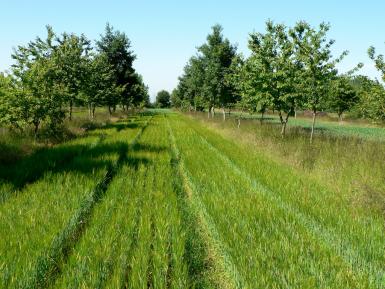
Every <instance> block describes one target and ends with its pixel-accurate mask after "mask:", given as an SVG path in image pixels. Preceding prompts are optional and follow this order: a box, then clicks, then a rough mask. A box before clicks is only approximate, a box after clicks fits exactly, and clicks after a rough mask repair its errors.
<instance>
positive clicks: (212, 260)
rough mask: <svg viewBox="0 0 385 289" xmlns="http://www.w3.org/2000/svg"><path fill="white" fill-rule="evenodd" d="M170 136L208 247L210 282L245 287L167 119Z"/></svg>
mask: <svg viewBox="0 0 385 289" xmlns="http://www.w3.org/2000/svg"><path fill="white" fill-rule="evenodd" d="M168 130H169V136H170V139H171V152H172V160H173V161H172V162H173V164H174V166H175V167H176V170H177V173H178V175H179V177H180V178H181V180H182V183H183V189H184V191H185V194H186V195H185V197H184V200H185V205H186V207H187V208H188V210H189V212H187V214H188V215H189V217H190V218H193V219H195V220H196V222H197V223H196V225H197V226H199V228H196V230H195V233H196V234H197V236H195V237H199V238H200V239H201V240H202V242H203V245H204V246H205V247H206V250H205V251H206V252H205V253H206V254H207V255H206V256H204V257H205V259H206V260H205V261H206V262H207V264H206V266H207V267H206V268H205V269H207V270H208V271H209V272H208V274H209V276H205V277H206V278H208V280H209V282H212V283H213V285H214V286H215V288H243V282H242V281H241V278H240V276H239V273H238V271H237V269H236V266H235V265H234V264H233V263H232V261H231V259H230V257H229V256H228V255H227V254H226V253H225V251H224V249H223V245H222V244H220V240H218V239H220V237H219V234H218V232H217V231H216V229H215V226H214V225H213V223H212V222H210V220H208V219H207V218H208V215H207V214H206V213H205V208H204V206H203V204H202V203H201V202H200V200H199V199H198V196H197V195H196V194H195V193H194V185H193V184H192V182H191V180H190V178H189V176H188V172H187V171H186V169H185V167H184V164H183V159H182V157H181V154H180V152H179V150H178V148H177V146H176V141H175V137H174V134H173V132H172V128H171V126H170V125H169V123H168Z"/></svg>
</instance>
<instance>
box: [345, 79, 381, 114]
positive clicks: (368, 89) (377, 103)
mask: <svg viewBox="0 0 385 289" xmlns="http://www.w3.org/2000/svg"><path fill="white" fill-rule="evenodd" d="M352 84H353V87H354V89H355V91H356V93H357V95H358V97H359V101H358V103H357V105H356V106H355V107H354V114H356V115H357V116H358V117H362V118H367V119H371V120H373V121H375V122H383V121H385V89H384V86H383V85H382V84H381V83H380V82H379V81H377V80H376V81H374V80H371V79H369V78H368V77H366V76H358V77H356V78H354V79H353V80H352Z"/></svg>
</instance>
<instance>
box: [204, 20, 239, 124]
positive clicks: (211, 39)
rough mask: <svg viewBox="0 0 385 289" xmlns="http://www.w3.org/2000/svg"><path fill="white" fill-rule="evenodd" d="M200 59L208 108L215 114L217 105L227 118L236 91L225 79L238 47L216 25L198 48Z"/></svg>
mask: <svg viewBox="0 0 385 289" xmlns="http://www.w3.org/2000/svg"><path fill="white" fill-rule="evenodd" d="M198 52H199V53H200V55H199V59H200V61H201V63H202V66H203V67H202V69H203V71H204V74H203V75H204V78H203V86H202V97H203V100H204V101H205V103H206V105H207V107H208V110H209V111H210V110H211V112H212V114H214V107H215V105H219V106H221V107H222V109H223V116H224V118H225V107H226V106H227V105H228V104H230V103H235V101H234V92H233V91H232V87H231V86H229V85H228V84H227V83H226V81H225V79H226V75H227V74H228V73H230V72H229V68H230V66H231V63H232V61H233V58H234V57H235V56H236V47H235V46H234V45H232V44H230V41H229V40H228V39H225V38H224V37H223V35H222V27H221V26H220V25H215V26H213V27H212V33H211V34H209V35H208V36H207V43H205V44H203V45H202V46H200V47H199V48H198Z"/></svg>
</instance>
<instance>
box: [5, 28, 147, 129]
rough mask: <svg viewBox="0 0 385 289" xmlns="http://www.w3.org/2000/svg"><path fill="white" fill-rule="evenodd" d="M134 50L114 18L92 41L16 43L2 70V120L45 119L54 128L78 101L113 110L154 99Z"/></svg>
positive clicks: (69, 37)
mask: <svg viewBox="0 0 385 289" xmlns="http://www.w3.org/2000/svg"><path fill="white" fill-rule="evenodd" d="M135 57H136V56H135V55H134V53H133V51H132V50H131V43H130V40H129V39H128V37H127V36H126V35H125V34H124V33H121V32H119V31H116V30H114V29H113V27H111V26H110V25H109V24H107V25H106V28H105V32H104V34H103V35H101V37H100V39H99V40H98V41H96V42H95V45H94V46H93V45H92V43H91V41H90V40H89V39H87V38H86V37H85V36H84V35H76V34H73V33H71V34H68V33H63V34H61V35H57V34H55V33H54V31H53V29H52V28H51V27H49V26H47V37H46V38H45V39H41V38H40V37H37V38H36V39H35V40H33V41H31V42H29V43H28V44H27V45H25V46H18V47H17V49H14V52H13V54H12V58H13V59H14V64H13V65H12V68H11V71H10V72H8V73H6V74H5V73H1V74H0V123H1V124H3V125H7V126H11V127H14V128H17V129H20V130H24V129H25V128H28V127H31V126H32V127H33V130H34V132H35V134H37V132H38V130H39V128H40V127H41V125H42V124H43V123H44V124H46V125H48V127H50V128H52V129H55V128H57V127H59V126H60V125H61V124H62V123H63V120H64V119H65V118H66V117H67V118H69V119H70V120H71V118H72V112H73V107H74V106H86V107H88V109H89V115H90V118H92V119H93V118H94V116H95V109H96V107H100V106H106V107H108V109H109V112H110V114H111V113H112V112H113V111H115V110H116V108H117V106H120V107H122V108H123V109H124V110H128V109H130V108H136V107H143V106H145V105H147V104H148V103H149V95H148V88H147V86H146V85H145V84H144V83H143V80H142V77H141V76H140V75H139V74H138V73H137V72H136V71H135V69H134V68H133V62H134V60H135Z"/></svg>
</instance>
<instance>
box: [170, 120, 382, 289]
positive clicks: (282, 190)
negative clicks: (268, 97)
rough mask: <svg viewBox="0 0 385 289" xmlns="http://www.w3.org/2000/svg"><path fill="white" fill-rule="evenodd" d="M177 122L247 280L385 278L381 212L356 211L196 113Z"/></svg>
mask: <svg viewBox="0 0 385 289" xmlns="http://www.w3.org/2000/svg"><path fill="white" fill-rule="evenodd" d="M172 123H174V126H175V131H176V133H175V138H176V140H177V144H178V146H179V147H180V151H181V153H182V156H183V159H184V162H185V167H186V170H187V173H188V174H189V176H190V179H191V182H192V183H193V184H194V187H195V193H196V197H197V198H198V199H199V200H200V201H201V202H202V203H203V205H204V209H205V211H206V212H208V213H207V214H208V217H207V219H208V220H209V221H210V220H211V223H212V228H214V229H213V230H215V231H217V232H218V233H216V234H217V235H218V236H219V237H218V238H219V242H220V243H221V244H223V248H222V250H223V251H226V252H228V253H229V255H230V257H229V259H230V262H229V265H228V268H229V272H230V273H231V272H234V271H235V272H239V275H240V278H239V279H240V280H241V281H240V283H241V288H242V287H244V288H256V287H257V288H259V287H262V288H270V286H272V284H275V286H277V287H286V286H288V284H290V286H291V287H292V288H314V287H317V288H331V287H332V288H380V287H381V285H383V284H384V276H383V274H384V269H383V264H384V262H385V260H384V255H383V251H382V249H381V248H382V247H383V244H384V238H383V236H384V228H383V219H382V217H380V216H378V215H377V217H376V216H373V215H372V214H371V213H370V212H369V213H366V212H365V211H363V212H362V211H360V212H357V211H355V210H354V208H351V206H350V203H349V201H348V200H346V199H345V200H344V198H343V197H341V196H339V195H336V194H334V193H333V192H331V191H328V190H327V189H326V188H325V187H323V186H322V185H320V184H318V183H317V182H314V181H313V180H312V179H310V178H306V177H302V176H301V175H299V174H295V173H292V172H291V170H290V169H289V168H288V167H285V166H280V165H279V164H277V163H274V162H272V161H271V160H269V159H266V158H265V157H264V156H261V155H260V154H258V153H252V152H251V151H250V150H244V149H242V147H241V146H239V145H237V144H236V143H234V142H230V141H228V140H226V139H223V138H222V137H220V136H219V135H217V134H215V133H212V132H210V131H209V130H207V129H203V128H202V126H201V125H199V124H197V123H195V122H194V121H186V120H179V123H178V121H174V122H172ZM207 172H210V174H207ZM214 233H215V232H214ZM368 239H369V240H370V242H368ZM232 268H236V270H234V269H232ZM380 284H381V285H380Z"/></svg>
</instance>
